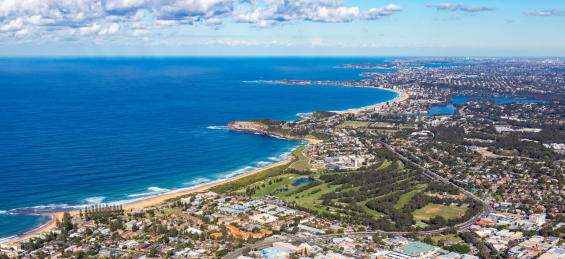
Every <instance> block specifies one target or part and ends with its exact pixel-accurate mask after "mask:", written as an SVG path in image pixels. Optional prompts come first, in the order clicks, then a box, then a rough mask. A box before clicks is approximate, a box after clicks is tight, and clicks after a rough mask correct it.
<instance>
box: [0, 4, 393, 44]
mask: <svg viewBox="0 0 565 259" xmlns="http://www.w3.org/2000/svg"><path fill="white" fill-rule="evenodd" d="M398 11H400V7H399V6H397V5H394V4H389V5H388V6H386V7H382V8H372V9H370V10H369V11H367V12H362V11H361V10H360V9H359V8H358V7H355V6H345V5H344V4H343V3H342V2H341V1H340V0H0V33H3V35H4V34H5V35H8V37H9V36H13V35H15V33H16V32H19V31H21V30H23V29H24V28H25V29H26V31H25V33H24V32H20V33H19V35H20V36H21V35H28V36H30V37H29V38H30V39H37V40H38V42H39V41H40V40H39V39H41V42H45V41H49V40H68V41H78V40H83V41H89V42H92V41H91V40H93V39H94V37H96V35H112V34H114V35H119V36H121V37H128V36H129V37H131V36H132V35H133V36H140V35H144V34H147V33H149V31H153V30H158V29H163V28H166V27H171V26H180V25H183V24H194V23H199V24H203V25H208V26H213V27H214V29H218V28H220V27H222V26H223V23H225V22H226V21H231V22H236V23H249V24H251V25H252V26H253V27H272V26H276V25H283V24H296V23H298V22H302V21H310V22H320V23H344V22H351V21H353V20H355V19H360V18H361V19H378V18H380V17H382V16H387V15H392V14H394V13H395V12H398ZM362 13H363V14H362ZM229 18H232V19H229ZM31 36H35V38H34V37H31ZM79 36H80V37H79ZM89 36H90V37H89ZM131 38H132V39H134V38H133V37H131ZM116 39H117V38H116V37H97V38H96V42H97V43H103V42H107V41H110V40H113V41H115V40H116ZM121 39H125V38H121ZM134 41H135V40H134Z"/></svg>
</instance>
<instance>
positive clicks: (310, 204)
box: [276, 180, 341, 211]
mask: <svg viewBox="0 0 565 259" xmlns="http://www.w3.org/2000/svg"><path fill="white" fill-rule="evenodd" d="M318 181H319V180H318ZM339 187H341V185H333V186H331V187H330V188H328V187H327V185H326V184H325V183H323V184H321V185H318V186H316V187H314V188H310V189H307V190H305V191H303V192H300V193H297V194H293V195H291V196H289V197H286V196H285V193H279V194H277V195H276V196H278V197H280V198H282V199H285V200H288V201H295V202H296V203H298V204H299V205H300V206H303V207H306V208H309V209H312V210H317V211H325V210H326V207H327V206H322V207H321V208H318V207H317V206H320V205H321V204H322V201H321V200H319V199H320V197H322V195H324V194H326V193H333V192H335V189H337V188H339ZM318 188H322V191H320V192H317V193H314V194H312V195H310V192H312V191H313V190H314V189H318ZM302 195H304V197H302ZM296 196H298V197H299V198H298V199H296ZM334 210H335V209H334V208H333V207H331V208H330V211H334Z"/></svg>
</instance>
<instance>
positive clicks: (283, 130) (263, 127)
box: [228, 119, 327, 139]
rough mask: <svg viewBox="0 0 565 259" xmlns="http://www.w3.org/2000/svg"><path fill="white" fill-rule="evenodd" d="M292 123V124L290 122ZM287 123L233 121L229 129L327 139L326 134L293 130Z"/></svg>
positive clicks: (299, 137) (284, 136) (278, 135)
mask: <svg viewBox="0 0 565 259" xmlns="http://www.w3.org/2000/svg"><path fill="white" fill-rule="evenodd" d="M290 123H292V122H290ZM286 124H287V122H285V121H276V120H272V119H261V120H253V121H232V122H230V123H228V129H230V130H236V131H246V132H253V133H258V134H264V135H271V136H276V137H281V138H286V139H326V138H327V136H326V135H324V134H312V132H310V131H309V130H307V129H300V130H297V129H293V128H292V127H289V126H288V125H286Z"/></svg>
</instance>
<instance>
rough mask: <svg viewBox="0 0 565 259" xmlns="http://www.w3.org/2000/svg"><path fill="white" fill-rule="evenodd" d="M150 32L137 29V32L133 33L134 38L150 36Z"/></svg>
mask: <svg viewBox="0 0 565 259" xmlns="http://www.w3.org/2000/svg"><path fill="white" fill-rule="evenodd" d="M148 33H149V30H142V29H137V30H135V31H133V34H132V35H133V36H139V35H145V34H148Z"/></svg>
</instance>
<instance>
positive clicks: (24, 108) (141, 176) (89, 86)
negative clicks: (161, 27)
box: [0, 58, 398, 240]
mask: <svg viewBox="0 0 565 259" xmlns="http://www.w3.org/2000/svg"><path fill="white" fill-rule="evenodd" d="M382 61H384V59H378V58H373V59H362V58H162V59H161V58H111V59H106V58H96V59H0V238H3V239H4V240H6V239H7V238H13V237H14V236H15V235H21V234H23V233H25V232H27V231H30V230H33V229H35V228H37V227H38V226H40V225H41V224H43V223H45V221H46V220H48V218H47V217H46V216H41V215H39V214H41V213H45V212H49V211H63V210H76V209H78V208H83V207H84V206H87V205H92V204H100V203H114V204H127V203H131V202H134V201H136V200H140V199H146V198H148V197H151V196H155V195H159V194H163V193H168V192H173V191H178V190H182V189H186V188H194V187H195V186H199V185H202V184H206V183H210V182H213V181H218V180H221V179H226V178H229V177H233V176H236V175H240V174H244V173H246V172H249V171H251V170H254V169H257V168H261V167H264V166H266V165H269V164H272V163H276V162H278V161H281V160H283V159H285V158H286V157H287V156H288V154H289V153H290V152H291V151H292V150H293V149H294V148H296V147H298V146H300V145H303V144H304V142H303V141H290V140H284V139H278V138H275V137H270V136H264V135H255V134H250V133H241V132H233V131H229V130H225V129H221V127H217V126H225V125H227V124H228V122H230V121H232V120H252V119H259V118H272V119H277V120H294V119H298V118H299V117H298V116H297V114H298V113H306V112H313V111H317V110H330V111H343V110H348V109H351V108H360V107H364V106H369V105H374V104H377V103H381V102H386V101H390V100H392V99H394V98H397V97H398V94H396V93H394V92H390V91H384V90H379V89H369V88H348V87H344V86H337V85H336V86H332V85H282V84H269V83H261V82H260V81H261V80H276V79H305V80H355V79H362V77H360V76H359V74H360V73H361V72H363V70H355V69H336V68H333V67H334V66H335V65H338V64H342V63H354V62H382ZM370 71H378V70H370ZM381 72H390V71H386V70H383V71H381ZM257 81H259V82H257Z"/></svg>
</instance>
